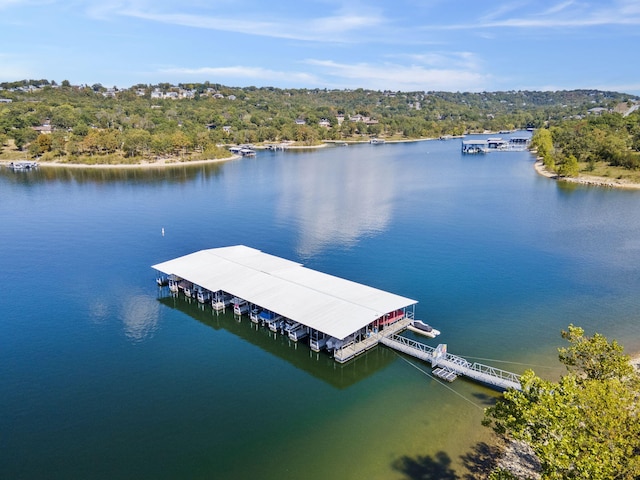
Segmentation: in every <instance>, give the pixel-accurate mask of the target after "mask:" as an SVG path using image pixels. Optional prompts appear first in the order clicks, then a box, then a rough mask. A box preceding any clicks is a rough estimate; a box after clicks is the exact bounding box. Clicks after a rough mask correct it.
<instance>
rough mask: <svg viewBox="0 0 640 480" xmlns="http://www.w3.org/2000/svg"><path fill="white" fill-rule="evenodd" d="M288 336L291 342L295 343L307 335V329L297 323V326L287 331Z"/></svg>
mask: <svg viewBox="0 0 640 480" xmlns="http://www.w3.org/2000/svg"><path fill="white" fill-rule="evenodd" d="M288 335H289V338H290V339H291V340H293V341H294V342H297V341H298V340H302V339H303V338H305V337H307V336H308V335H309V327H307V326H305V325H302V324H301V323H299V324H298V325H297V326H295V327H294V328H291V329H290V330H289V332H288Z"/></svg>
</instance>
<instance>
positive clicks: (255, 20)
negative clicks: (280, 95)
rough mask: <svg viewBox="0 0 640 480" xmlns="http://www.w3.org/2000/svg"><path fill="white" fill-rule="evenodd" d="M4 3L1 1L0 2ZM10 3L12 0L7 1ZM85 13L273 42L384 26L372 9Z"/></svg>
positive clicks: (104, 9)
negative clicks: (310, 13)
mask: <svg viewBox="0 0 640 480" xmlns="http://www.w3.org/2000/svg"><path fill="white" fill-rule="evenodd" d="M0 1H3V0H0ZM8 1H11V0H8ZM87 13H88V14H89V15H90V16H92V17H94V18H100V19H107V18H110V17H114V16H123V17H130V18H137V19H140V20H147V21H152V22H158V23H165V24H171V25H180V26H183V27H193V28H202V29H210V30H218V31H223V32H234V33H242V34H246V35H257V36H264V37H272V38H282V39H289V40H302V41H322V42H346V41H353V40H354V39H357V35H354V34H356V33H358V32H361V33H363V32H367V31H368V29H371V28H377V27H380V26H381V25H382V24H384V23H385V22H386V18H385V17H384V16H383V15H382V14H378V13H376V12H375V10H374V9H371V8H369V9H367V10H366V13H363V12H362V10H359V11H357V12H356V11H348V10H341V11H338V12H335V13H330V14H329V15H327V16H324V17H315V18H313V17H312V18H306V17H292V16H277V15H269V14H268V13H257V14H256V13H254V14H253V17H252V13H251V10H249V11H247V10H246V9H238V8H236V9H235V10H234V11H233V12H232V13H231V14H226V15H225V14H224V12H220V13H219V14H216V15H210V14H207V13H205V11H204V10H203V11H202V12H200V13H193V11H192V10H191V11H189V9H187V8H184V9H183V10H182V11H175V10H174V11H164V12H163V11H161V10H160V9H158V8H157V7H156V5H155V4H151V5H143V4H142V3H141V2H132V1H128V2H125V1H119V0H112V1H110V2H105V3H100V4H97V5H93V6H91V7H90V8H89V9H88V10H87Z"/></svg>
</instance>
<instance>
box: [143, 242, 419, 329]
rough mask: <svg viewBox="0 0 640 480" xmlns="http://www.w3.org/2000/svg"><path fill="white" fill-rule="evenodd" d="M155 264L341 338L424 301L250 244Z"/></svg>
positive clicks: (166, 272)
mask: <svg viewBox="0 0 640 480" xmlns="http://www.w3.org/2000/svg"><path fill="white" fill-rule="evenodd" d="M152 268H154V269H155V270H158V271H160V272H162V273H164V274H166V275H176V276H178V277H180V278H183V279H185V280H187V281H189V282H192V283H194V284H195V285H198V286H200V287H202V288H205V289H207V290H209V291H211V292H217V291H224V292H227V293H229V294H231V295H234V296H236V297H240V298H243V299H245V300H247V301H249V302H251V303H253V304H255V305H258V306H260V307H262V308H265V309H268V310H271V311H272V312H276V313H278V314H280V315H282V316H284V317H287V318H289V319H291V320H294V321H296V322H299V323H302V324H303V325H306V326H308V327H310V328H312V329H315V330H318V331H320V332H324V333H326V334H327V335H330V336H332V337H335V338H338V339H343V338H346V337H347V336H349V335H351V334H352V333H355V332H358V331H359V330H360V329H362V328H364V327H366V326H367V325H369V324H371V323H372V322H374V321H375V320H377V319H379V318H380V317H382V316H383V315H385V314H387V313H391V312H394V311H396V310H400V309H404V308H406V307H409V306H411V305H415V304H416V303H418V302H417V301H416V300H412V299H410V298H405V297H401V296H399V295H395V294H393V293H389V292H385V291H383V290H379V289H377V288H373V287H369V286H367V285H363V284H361V283H356V282H352V281H350V280H345V279H343V278H340V277H335V276H333V275H328V274H326V273H322V272H318V271H316V270H312V269H309V268H306V267H304V266H303V265H302V264H300V263H297V262H293V261H290V260H286V259H284V258H280V257H276V256H274V255H269V254H266V253H263V252H262V251H260V250H257V249H255V248H251V247H247V246H244V245H236V246H231V247H221V248H212V249H207V250H200V251H198V252H194V253H191V254H189V255H185V256H183V257H178V258H175V259H173V260H168V261H166V262H163V263H158V264H157V265H153V267H152Z"/></svg>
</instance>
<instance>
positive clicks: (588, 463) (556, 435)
mask: <svg viewBox="0 0 640 480" xmlns="http://www.w3.org/2000/svg"><path fill="white" fill-rule="evenodd" d="M562 336H563V337H564V338H565V339H566V340H568V341H569V342H570V343H571V345H570V346H569V347H568V348H561V349H560V350H559V352H560V360H561V361H562V362H563V363H564V364H565V365H566V366H567V368H568V373H567V374H566V375H564V376H562V377H561V378H560V380H559V381H558V382H552V381H548V380H543V379H541V378H539V377H537V376H536V375H535V374H534V372H533V371H527V372H526V373H525V374H524V375H523V376H522V378H521V385H522V391H517V390H509V391H507V392H505V393H504V395H503V397H502V398H501V399H499V400H498V401H497V403H496V405H495V406H493V407H490V408H488V409H487V410H486V411H485V419H484V421H483V424H485V425H488V426H491V427H492V428H493V430H494V431H495V432H496V433H497V434H499V435H502V436H505V437H506V438H508V439H515V440H521V441H524V442H526V443H528V444H529V445H530V446H531V447H532V449H533V451H534V452H535V454H536V455H537V457H538V459H539V460H540V463H541V466H542V477H543V478H544V479H553V480H561V479H563V480H564V479H585V480H586V479H590V480H609V479H620V480H634V479H637V478H638V477H639V476H640V403H639V400H640V393H639V391H638V387H639V386H640V376H639V375H638V373H637V372H636V371H635V370H634V369H633V368H632V367H631V366H630V364H629V357H628V356H626V355H624V354H623V353H622V347H620V346H619V345H618V344H617V342H615V341H614V342H612V343H609V342H608V341H607V340H606V338H605V337H603V336H601V335H599V334H596V335H594V336H593V337H585V336H584V331H583V330H582V329H580V328H578V327H574V326H573V325H570V326H569V330H568V331H567V332H563V333H562Z"/></svg>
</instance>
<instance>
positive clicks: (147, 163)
mask: <svg viewBox="0 0 640 480" xmlns="http://www.w3.org/2000/svg"><path fill="white" fill-rule="evenodd" d="M494 133H497V132H494ZM431 140H437V139H436V138H412V139H389V140H385V143H412V142H423V141H431ZM365 143H369V140H345V141H338V140H326V141H323V143H320V144H316V145H288V146H287V148H288V149H291V150H315V149H319V148H326V147H330V146H339V145H345V146H346V145H356V144H365ZM266 148H267V147H266V146H264V145H257V146H255V149H256V150H265V149H266ZM229 153H230V155H229V156H228V157H221V158H210V159H194V160H192V159H189V158H184V157H179V156H171V155H169V156H164V157H160V158H157V159H155V160H147V159H140V161H138V162H136V163H82V162H78V163H73V162H60V161H40V160H37V162H38V165H39V166H42V167H45V168H49V167H53V168H88V169H109V168H113V169H118V168H122V169H136V168H140V169H149V168H171V167H184V166H189V165H206V164H212V163H222V162H228V161H233V160H238V159H239V158H242V156H241V155H237V154H233V153H231V152H229ZM531 153H532V154H534V155H535V154H536V153H537V152H536V151H535V150H533V151H532V152H531ZM13 161H29V159H27V158H24V159H20V158H14V159H11V160H8V159H2V158H1V157H0V165H4V166H9V164H10V163H11V162H13ZM30 161H33V160H30ZM533 166H534V169H535V171H536V173H538V175H541V176H543V177H546V178H549V179H551V180H556V181H558V182H566V183H574V184H579V185H589V186H595V187H605V188H621V189H629V190H640V182H634V181H631V180H629V179H625V178H609V177H603V176H597V175H585V174H579V176H577V177H570V176H562V175H559V174H558V173H556V172H554V171H551V170H550V169H549V168H548V167H547V166H546V165H545V164H544V162H543V159H542V158H541V157H537V158H536V161H535V162H534V164H533ZM637 363H638V364H639V365H640V355H639V356H638V358H637Z"/></svg>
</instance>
